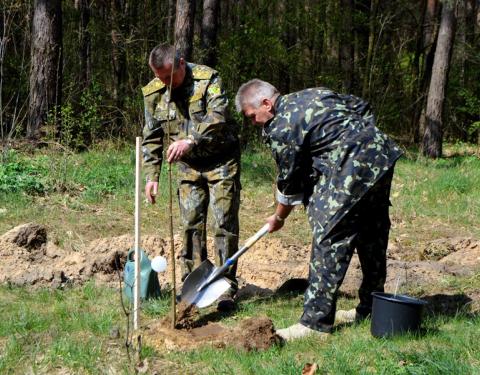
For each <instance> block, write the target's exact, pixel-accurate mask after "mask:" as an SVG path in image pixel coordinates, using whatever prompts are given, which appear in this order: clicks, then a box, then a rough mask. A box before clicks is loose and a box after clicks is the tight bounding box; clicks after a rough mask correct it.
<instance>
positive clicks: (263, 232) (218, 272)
mask: <svg viewBox="0 0 480 375" xmlns="http://www.w3.org/2000/svg"><path fill="white" fill-rule="evenodd" d="M268 229H269V224H268V223H267V224H265V225H264V226H263V227H262V228H261V229H260V230H259V231H258V232H257V233H255V234H254V235H253V236H252V237H250V238H249V239H248V240H247V241H246V242H245V245H243V247H242V248H241V249H240V250H238V251H237V252H236V253H235V254H233V255H232V257H231V258H228V259H227V260H226V261H225V263H224V264H223V265H222V266H221V267H218V268H217V269H216V270H215V271H214V272H213V273H212V274H211V275H210V277H209V278H208V279H207V280H205V281H204V282H203V283H202V284H201V285H200V287H199V288H198V289H197V291H200V290H202V289H203V288H205V287H206V286H207V285H208V284H210V283H211V282H212V281H214V280H215V279H216V278H217V277H218V276H220V275H222V274H223V273H224V272H225V271H226V270H227V269H228V268H229V267H230V266H231V265H232V264H234V263H235V262H236V261H237V259H238V258H239V257H240V256H241V255H243V253H245V252H246V251H247V250H248V249H249V248H250V247H251V246H252V245H253V244H254V243H255V242H257V241H258V240H259V239H260V238H262V237H263V236H265V235H266V234H267V233H268Z"/></svg>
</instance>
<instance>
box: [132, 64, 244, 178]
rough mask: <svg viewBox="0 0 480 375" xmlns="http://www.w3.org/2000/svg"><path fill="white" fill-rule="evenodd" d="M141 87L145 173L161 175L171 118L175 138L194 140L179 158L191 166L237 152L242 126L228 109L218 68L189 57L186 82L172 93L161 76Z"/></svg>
mask: <svg viewBox="0 0 480 375" xmlns="http://www.w3.org/2000/svg"><path fill="white" fill-rule="evenodd" d="M142 93H143V96H144V105H145V127H144V129H143V143H142V150H143V159H144V170H145V174H146V176H147V178H149V179H150V180H153V181H155V180H158V177H159V173H160V167H161V164H162V153H163V142H164V138H166V135H167V134H168V120H169V121H170V139H171V141H176V140H180V139H187V138H189V139H191V140H192V141H193V143H194V145H193V148H192V150H190V151H189V152H188V154H187V155H185V156H184V157H183V158H182V160H181V161H182V162H185V163H186V164H188V165H189V166H191V167H192V168H195V169H200V170H202V169H207V170H208V169H211V168H215V167H217V166H219V165H221V164H223V163H225V162H227V161H229V160H231V159H232V158H239V155H240V147H239V142H238V127H237V126H236V124H235V123H234V122H233V121H232V120H231V119H230V117H229V115H228V108H227V107H228V99H227V97H226V95H225V91H224V89H223V87H222V83H221V79H220V77H219V76H218V73H217V71H215V70H213V69H211V68H209V67H207V66H203V65H196V64H190V63H188V64H187V66H186V75H185V79H184V81H183V83H182V85H181V86H180V87H178V88H176V89H174V90H172V93H171V94H170V92H169V89H168V87H166V86H165V85H164V84H163V83H162V82H161V81H160V80H159V79H158V78H155V79H153V80H152V81H151V82H150V83H149V84H148V85H146V86H145V87H143V88H142Z"/></svg>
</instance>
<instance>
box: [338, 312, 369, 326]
mask: <svg viewBox="0 0 480 375" xmlns="http://www.w3.org/2000/svg"><path fill="white" fill-rule="evenodd" d="M363 319H365V318H364V317H363V316H361V315H360V314H359V313H358V312H357V310H356V309H351V310H338V311H337V312H336V313H335V323H337V324H345V323H354V322H359V321H361V320H363Z"/></svg>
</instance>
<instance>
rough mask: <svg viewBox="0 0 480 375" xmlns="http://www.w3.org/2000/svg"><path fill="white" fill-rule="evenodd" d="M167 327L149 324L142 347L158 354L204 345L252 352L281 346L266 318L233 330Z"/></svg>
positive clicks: (217, 325)
mask: <svg viewBox="0 0 480 375" xmlns="http://www.w3.org/2000/svg"><path fill="white" fill-rule="evenodd" d="M169 323H170V322H169V321H168V320H161V321H157V322H153V323H152V324H150V325H149V326H148V328H147V329H146V330H145V331H144V334H143V341H144V343H146V344H147V345H149V346H152V347H154V348H156V349H157V350H159V351H165V350H167V351H171V350H175V351H188V350H192V349H195V348H197V347H200V346H205V345H211V346H213V347H216V348H225V347H227V346H232V347H235V348H237V349H239V350H245V351H252V350H265V349H268V348H269V347H271V346H272V345H279V344H281V338H280V337H279V336H278V335H277V334H276V333H275V329H274V327H273V323H272V321H271V320H270V319H268V318H266V317H258V318H248V319H245V320H243V321H242V322H240V324H239V325H237V326H236V327H227V326H224V325H222V324H220V323H211V322H207V323H206V324H205V325H201V326H193V327H190V328H181V329H171V326H170V324H169Z"/></svg>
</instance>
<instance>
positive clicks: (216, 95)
mask: <svg viewBox="0 0 480 375" xmlns="http://www.w3.org/2000/svg"><path fill="white" fill-rule="evenodd" d="M205 103H206V109H205V112H206V113H205V116H204V117H203V119H202V121H201V122H200V123H198V124H196V127H195V129H196V131H195V132H193V134H192V136H193V141H194V142H195V144H197V145H199V144H201V143H204V142H212V141H214V137H215V134H216V133H219V132H221V131H222V130H223V128H224V127H225V126H226V125H227V117H228V115H227V111H228V99H227V95H226V93H225V90H224V89H223V86H222V81H221V78H220V77H219V76H218V75H214V76H213V77H212V78H211V80H210V82H209V84H208V87H207V91H206V98H205Z"/></svg>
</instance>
